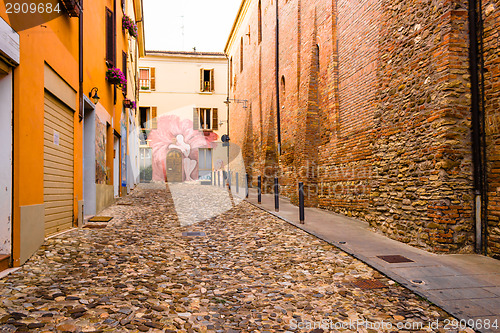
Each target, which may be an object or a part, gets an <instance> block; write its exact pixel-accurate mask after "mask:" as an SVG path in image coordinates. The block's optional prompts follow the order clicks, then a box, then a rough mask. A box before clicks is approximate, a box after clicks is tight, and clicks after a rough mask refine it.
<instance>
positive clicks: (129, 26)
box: [122, 15, 137, 38]
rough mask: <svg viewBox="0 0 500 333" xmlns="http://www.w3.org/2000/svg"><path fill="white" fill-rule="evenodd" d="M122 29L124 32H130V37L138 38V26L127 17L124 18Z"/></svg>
mask: <svg viewBox="0 0 500 333" xmlns="http://www.w3.org/2000/svg"><path fill="white" fill-rule="evenodd" d="M122 28H123V30H128V33H129V34H130V36H132V37H134V38H137V25H136V24H135V22H134V21H132V19H131V18H130V17H128V16H127V15H124V16H123V19H122Z"/></svg>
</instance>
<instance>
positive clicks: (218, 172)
mask: <svg viewBox="0 0 500 333" xmlns="http://www.w3.org/2000/svg"><path fill="white" fill-rule="evenodd" d="M217 184H218V186H219V187H220V171H217Z"/></svg>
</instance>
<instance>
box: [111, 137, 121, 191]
mask: <svg viewBox="0 0 500 333" xmlns="http://www.w3.org/2000/svg"><path fill="white" fill-rule="evenodd" d="M113 189H114V194H115V198H117V197H119V196H120V138H118V137H117V136H116V135H115V142H114V148H113Z"/></svg>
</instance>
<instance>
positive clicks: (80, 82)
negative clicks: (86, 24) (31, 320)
mask: <svg viewBox="0 0 500 333" xmlns="http://www.w3.org/2000/svg"><path fill="white" fill-rule="evenodd" d="M78 90H79V91H78V95H79V102H80V104H79V112H80V115H79V116H80V121H82V120H83V117H84V114H83V111H84V110H83V0H80V15H79V16H78Z"/></svg>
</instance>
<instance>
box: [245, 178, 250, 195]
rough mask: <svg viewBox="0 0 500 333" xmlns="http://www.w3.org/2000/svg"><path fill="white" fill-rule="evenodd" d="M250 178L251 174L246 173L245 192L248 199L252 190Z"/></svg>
mask: <svg viewBox="0 0 500 333" xmlns="http://www.w3.org/2000/svg"><path fill="white" fill-rule="evenodd" d="M249 179H250V176H248V173H246V174H245V182H246V183H245V188H246V193H245V198H247V199H248V193H249V192H250V189H249V183H250V182H249V181H248V180H249Z"/></svg>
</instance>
